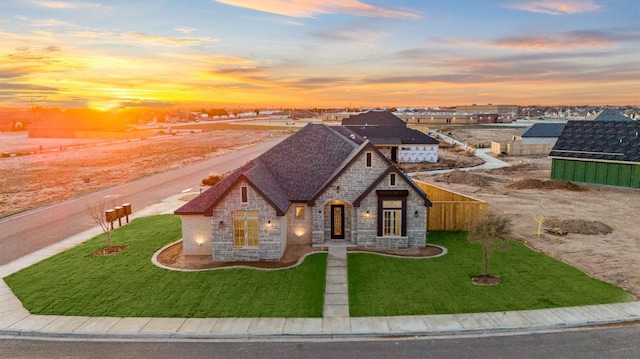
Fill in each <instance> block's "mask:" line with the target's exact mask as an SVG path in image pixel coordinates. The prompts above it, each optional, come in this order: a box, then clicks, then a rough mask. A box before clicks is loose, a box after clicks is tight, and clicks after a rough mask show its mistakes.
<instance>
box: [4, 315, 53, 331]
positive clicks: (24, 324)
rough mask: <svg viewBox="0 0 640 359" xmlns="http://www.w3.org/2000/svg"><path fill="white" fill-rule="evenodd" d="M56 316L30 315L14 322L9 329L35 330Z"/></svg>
mask: <svg viewBox="0 0 640 359" xmlns="http://www.w3.org/2000/svg"><path fill="white" fill-rule="evenodd" d="M57 318H58V316H57V315H30V316H28V317H25V318H24V319H22V320H21V321H19V322H16V323H15V324H13V325H12V326H10V327H9V329H17V330H23V331H37V330H41V329H42V328H44V327H45V326H46V325H47V324H49V323H51V322H53V321H54V320H56V319H57Z"/></svg>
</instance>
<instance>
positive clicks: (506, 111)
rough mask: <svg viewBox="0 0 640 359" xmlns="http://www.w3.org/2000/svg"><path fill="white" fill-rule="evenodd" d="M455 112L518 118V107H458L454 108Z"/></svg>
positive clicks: (510, 118)
mask: <svg viewBox="0 0 640 359" xmlns="http://www.w3.org/2000/svg"><path fill="white" fill-rule="evenodd" d="M456 112H458V113H471V114H479V113H495V114H498V117H499V118H503V119H506V120H514V119H516V117H517V116H518V105H493V104H488V105H476V104H473V105H458V106H456ZM509 122H510V121H509Z"/></svg>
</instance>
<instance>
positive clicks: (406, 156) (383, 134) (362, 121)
mask: <svg viewBox="0 0 640 359" xmlns="http://www.w3.org/2000/svg"><path fill="white" fill-rule="evenodd" d="M342 126H344V127H347V128H348V129H350V130H351V131H353V132H355V133H356V134H358V135H360V136H362V137H363V138H366V139H368V140H369V141H371V143H372V144H374V145H375V146H376V147H377V148H378V150H380V151H381V152H382V153H383V154H384V155H385V156H386V157H387V158H388V159H390V160H391V161H392V162H396V163H406V162H438V145H439V142H438V140H436V139H434V138H433V137H430V136H428V135H426V134H424V133H422V132H420V131H418V130H414V129H411V128H409V127H407V124H406V123H405V122H404V121H403V120H402V119H400V118H399V117H397V116H395V115H394V114H393V113H391V112H389V111H367V112H365V113H361V114H358V115H351V116H349V117H348V118H345V119H343V120H342Z"/></svg>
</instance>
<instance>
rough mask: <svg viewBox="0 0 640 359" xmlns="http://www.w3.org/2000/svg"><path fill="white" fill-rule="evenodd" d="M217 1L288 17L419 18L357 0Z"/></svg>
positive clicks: (405, 12) (418, 16)
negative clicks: (339, 15) (322, 15)
mask: <svg viewBox="0 0 640 359" xmlns="http://www.w3.org/2000/svg"><path fill="white" fill-rule="evenodd" d="M216 1H217V2H219V3H222V4H227V5H231V6H237V7H242V8H247V9H252V10H256V11H262V12H268V13H272V14H278V15H284V16H289V17H308V18H313V17H314V16H315V15H318V14H348V15H355V16H364V17H384V18H397V19H420V18H422V16H420V15H419V14H417V13H414V12H410V11H405V10H394V9H388V8H383V7H378V6H373V5H369V4H365V3H363V2H360V1H358V0H325V1H315V0H216Z"/></svg>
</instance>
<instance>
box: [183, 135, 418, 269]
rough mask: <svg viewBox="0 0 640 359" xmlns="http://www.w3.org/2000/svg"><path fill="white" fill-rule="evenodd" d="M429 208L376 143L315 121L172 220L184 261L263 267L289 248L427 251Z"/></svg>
mask: <svg viewBox="0 0 640 359" xmlns="http://www.w3.org/2000/svg"><path fill="white" fill-rule="evenodd" d="M430 205H431V202H430V201H429V200H428V199H427V196H426V195H425V193H424V192H423V191H422V190H421V189H420V188H419V187H418V186H417V185H416V184H415V183H414V182H413V181H411V179H409V178H408V177H407V176H405V175H404V174H403V173H402V172H400V171H399V170H398V169H397V168H396V167H395V166H394V165H393V164H392V163H391V162H390V161H389V160H388V159H387V158H386V157H385V156H384V155H382V153H381V152H380V151H379V150H378V149H376V147H375V146H374V145H373V144H372V143H371V142H370V141H368V140H366V139H364V138H362V137H360V136H358V135H356V134H354V133H353V132H351V131H349V130H348V129H346V128H344V127H340V126H326V125H317V124H311V123H310V124H308V125H306V126H305V127H303V128H302V129H301V130H299V131H298V132H296V133H294V134H293V135H291V136H290V137H288V138H287V139H285V140H284V141H282V142H281V143H279V144H278V145H276V146H275V147H273V148H271V149H270V150H269V151H267V152H265V153H264V154H262V155H261V156H259V157H257V158H256V159H254V160H252V161H250V162H248V163H247V164H245V165H244V166H242V167H241V168H239V169H237V170H235V171H234V172H232V173H231V174H229V175H227V176H225V177H224V178H223V179H222V180H221V181H220V182H218V183H217V184H215V185H214V186H212V187H211V188H209V189H208V190H206V191H204V192H203V193H202V194H200V195H199V196H197V197H196V198H194V199H193V200H191V201H189V202H188V203H186V204H185V205H183V206H182V207H180V208H179V209H178V210H176V211H175V212H174V213H175V214H177V215H179V216H180V217H181V220H182V236H183V250H184V254H185V255H213V259H214V260H215V261H258V260H278V259H280V258H281V257H282V255H283V253H284V251H285V249H286V247H287V246H288V245H292V244H313V245H323V244H325V242H328V241H339V242H344V243H347V244H352V245H356V246H362V247H377V248H407V247H423V246H425V245H426V235H427V226H426V218H427V207H428V206H430Z"/></svg>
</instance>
